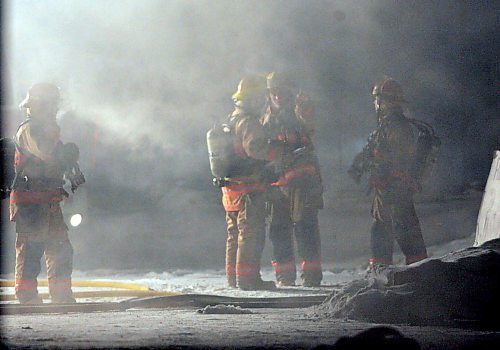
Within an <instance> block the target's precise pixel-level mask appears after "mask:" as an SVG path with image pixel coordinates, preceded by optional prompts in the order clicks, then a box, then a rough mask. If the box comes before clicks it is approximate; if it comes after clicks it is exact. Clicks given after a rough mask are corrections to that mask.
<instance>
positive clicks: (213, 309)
mask: <svg viewBox="0 0 500 350" xmlns="http://www.w3.org/2000/svg"><path fill="white" fill-rule="evenodd" d="M196 312H198V313H199V314H253V312H252V311H251V310H248V309H242V308H241V307H239V306H234V305H215V306H211V305H207V306H205V307H204V308H203V309H199V310H197V311H196Z"/></svg>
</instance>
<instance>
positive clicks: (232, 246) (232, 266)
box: [226, 211, 238, 288]
mask: <svg viewBox="0 0 500 350" xmlns="http://www.w3.org/2000/svg"><path fill="white" fill-rule="evenodd" d="M237 218H238V212H237V211H228V212H226V222H227V239H226V279H227V283H228V285H229V286H230V287H233V288H236V254H237V253H238V225H237Z"/></svg>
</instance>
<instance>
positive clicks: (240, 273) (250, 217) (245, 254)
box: [226, 192, 266, 288]
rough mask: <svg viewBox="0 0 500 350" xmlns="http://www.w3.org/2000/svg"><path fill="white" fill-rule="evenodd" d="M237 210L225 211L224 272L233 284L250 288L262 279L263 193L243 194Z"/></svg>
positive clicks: (230, 283)
mask: <svg viewBox="0 0 500 350" xmlns="http://www.w3.org/2000/svg"><path fill="white" fill-rule="evenodd" d="M241 200H242V205H241V208H240V210H237V211H226V223H227V240H226V276H227V281H228V284H229V285H230V286H232V287H236V286H239V287H242V288H251V287H253V286H255V285H256V284H258V283H259V282H260V281H261V275H260V260H261V256H262V250H263V248H264V243H265V238H266V236H265V214H266V213H265V194H264V193H263V192H252V193H246V194H243V195H242V198H241Z"/></svg>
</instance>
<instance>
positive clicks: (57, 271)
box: [15, 204, 74, 303]
mask: <svg viewBox="0 0 500 350" xmlns="http://www.w3.org/2000/svg"><path fill="white" fill-rule="evenodd" d="M51 209H52V210H51V212H50V213H49V225H48V231H45V230H43V231H38V232H30V233H20V232H18V233H17V237H16V270H15V279H16V287H15V293H16V297H17V299H18V300H19V301H20V302H21V303H25V302H29V301H31V300H35V299H36V298H37V297H38V289H37V287H38V285H37V277H38V275H39V273H40V270H41V259H42V257H43V255H44V254H45V263H46V266H47V277H48V285H49V294H50V297H51V300H52V301H53V302H71V301H74V299H73V296H72V294H73V293H72V290H71V273H72V270H73V247H72V246H71V243H70V241H69V238H68V231H67V228H66V225H65V224H64V221H63V219H62V214H61V212H60V207H59V205H58V204H53V207H52V208H51Z"/></svg>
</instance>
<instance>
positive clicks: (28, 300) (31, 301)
mask: <svg viewBox="0 0 500 350" xmlns="http://www.w3.org/2000/svg"><path fill="white" fill-rule="evenodd" d="M16 298H17V300H19V303H20V304H28V305H36V304H43V299H42V297H41V296H40V295H38V294H37V295H36V296H34V297H23V296H21V295H17V296H16Z"/></svg>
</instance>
